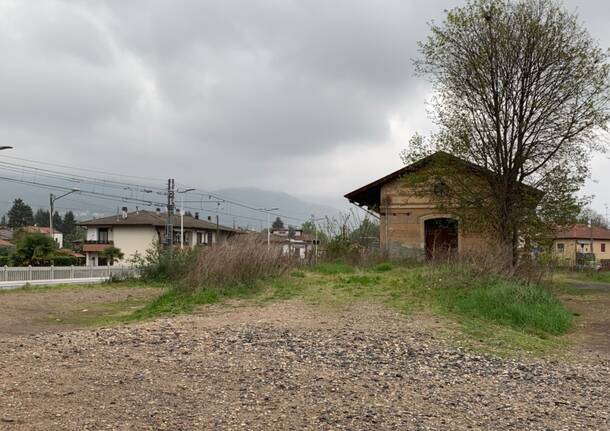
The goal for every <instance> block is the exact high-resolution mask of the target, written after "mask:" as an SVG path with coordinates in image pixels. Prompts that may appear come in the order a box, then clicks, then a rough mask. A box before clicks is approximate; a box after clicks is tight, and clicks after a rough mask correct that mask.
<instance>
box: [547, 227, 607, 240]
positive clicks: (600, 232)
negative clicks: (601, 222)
mask: <svg viewBox="0 0 610 431" xmlns="http://www.w3.org/2000/svg"><path fill="white" fill-rule="evenodd" d="M591 238H593V239H607V240H610V230H608V229H604V228H603V227H599V226H593V227H589V226H587V225H586V224H575V225H574V226H572V227H571V228H570V229H566V230H563V231H560V232H558V233H557V234H556V235H555V239H591Z"/></svg>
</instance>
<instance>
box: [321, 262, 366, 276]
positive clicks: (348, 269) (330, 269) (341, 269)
mask: <svg viewBox="0 0 610 431" xmlns="http://www.w3.org/2000/svg"><path fill="white" fill-rule="evenodd" d="M313 271H315V272H318V273H320V274H325V275H335V274H350V273H353V272H356V268H354V267H353V266H351V265H348V264H346V263H342V262H333V263H320V264H318V265H316V266H315V267H314V268H313Z"/></svg>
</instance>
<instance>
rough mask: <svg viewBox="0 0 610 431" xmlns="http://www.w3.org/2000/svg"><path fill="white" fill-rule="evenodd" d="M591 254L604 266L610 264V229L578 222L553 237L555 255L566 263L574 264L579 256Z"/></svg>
mask: <svg viewBox="0 0 610 431" xmlns="http://www.w3.org/2000/svg"><path fill="white" fill-rule="evenodd" d="M591 254H592V256H594V258H595V260H596V261H598V262H601V263H602V266H604V267H607V266H610V230H608V229H604V228H602V227H599V226H587V225H585V224H576V225H574V226H572V227H571V228H570V229H566V230H563V231H560V232H558V233H557V234H556V235H555V238H554V239H553V255H554V256H555V257H557V258H558V259H559V260H560V261H561V262H562V263H564V264H566V265H574V264H575V263H576V262H577V261H578V260H579V256H583V255H591Z"/></svg>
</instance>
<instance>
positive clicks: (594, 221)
mask: <svg viewBox="0 0 610 431" xmlns="http://www.w3.org/2000/svg"><path fill="white" fill-rule="evenodd" d="M576 221H577V222H578V223H582V224H589V223H591V225H593V226H598V227H602V228H604V229H608V220H606V217H604V216H603V215H601V214H600V213H598V212H597V211H595V210H593V209H591V208H583V209H582V211H581V212H580V214H579V215H578V218H577V220H576Z"/></svg>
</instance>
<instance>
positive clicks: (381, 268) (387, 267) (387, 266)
mask: <svg viewBox="0 0 610 431" xmlns="http://www.w3.org/2000/svg"><path fill="white" fill-rule="evenodd" d="M393 269H394V265H392V264H391V263H390V262H382V263H380V264H377V265H376V266H375V271H377V272H387V271H391V270H393Z"/></svg>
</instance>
